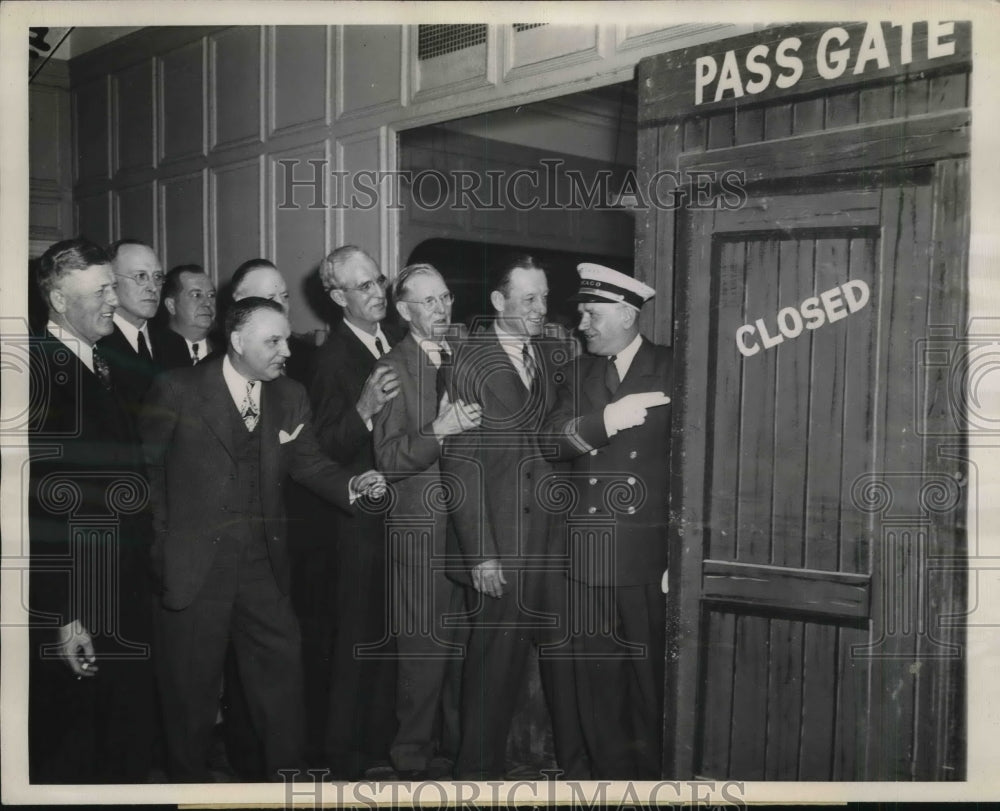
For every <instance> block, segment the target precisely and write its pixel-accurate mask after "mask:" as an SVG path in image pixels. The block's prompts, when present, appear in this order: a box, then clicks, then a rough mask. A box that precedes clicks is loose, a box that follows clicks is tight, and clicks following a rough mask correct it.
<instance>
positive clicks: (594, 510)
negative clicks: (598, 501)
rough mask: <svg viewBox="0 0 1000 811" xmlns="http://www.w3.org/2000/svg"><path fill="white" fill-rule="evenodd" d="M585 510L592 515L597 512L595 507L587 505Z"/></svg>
mask: <svg viewBox="0 0 1000 811" xmlns="http://www.w3.org/2000/svg"><path fill="white" fill-rule="evenodd" d="M587 512H588V513H590V514H591V515H593V514H594V513H596V512H597V507H587Z"/></svg>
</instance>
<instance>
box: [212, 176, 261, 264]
mask: <svg viewBox="0 0 1000 811" xmlns="http://www.w3.org/2000/svg"><path fill="white" fill-rule="evenodd" d="M209 216H210V224H211V228H210V233H211V247H210V249H209V252H208V253H209V262H210V268H209V271H210V272H211V273H213V274H214V276H215V279H216V281H217V282H218V283H219V284H222V283H224V282H226V281H227V280H228V279H229V278H230V277H231V276H232V274H233V271H235V270H236V268H238V267H239V266H240V265H241V264H242V263H243V262H245V261H246V260H247V259H253V258H255V257H258V256H263V255H264V244H263V237H264V157H263V156H260V157H257V158H252V159H250V160H246V161H240V162H238V163H234V164H228V165H225V166H218V167H214V168H213V169H212V170H211V172H210V174H209Z"/></svg>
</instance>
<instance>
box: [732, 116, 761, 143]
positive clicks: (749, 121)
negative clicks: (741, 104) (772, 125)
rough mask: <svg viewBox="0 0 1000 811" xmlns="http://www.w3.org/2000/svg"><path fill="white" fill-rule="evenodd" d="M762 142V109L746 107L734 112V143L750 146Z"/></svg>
mask: <svg viewBox="0 0 1000 811" xmlns="http://www.w3.org/2000/svg"><path fill="white" fill-rule="evenodd" d="M762 140H764V108H763V107H748V108H746V109H737V110H736V137H735V141H734V142H735V143H736V144H737V145H739V144H752V143H757V142H758V141H762Z"/></svg>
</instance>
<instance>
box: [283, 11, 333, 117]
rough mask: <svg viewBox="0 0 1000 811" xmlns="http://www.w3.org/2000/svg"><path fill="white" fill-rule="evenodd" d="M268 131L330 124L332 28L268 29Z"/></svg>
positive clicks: (291, 26) (296, 27)
mask: <svg viewBox="0 0 1000 811" xmlns="http://www.w3.org/2000/svg"><path fill="white" fill-rule="evenodd" d="M267 31H268V37H267V40H266V42H267V50H268V62H269V70H268V75H269V79H268V86H269V91H270V95H269V103H268V107H269V114H268V134H269V135H271V136H273V135H280V134H283V133H286V132H291V131H294V130H297V129H303V128H306V127H310V126H322V125H324V124H327V123H329V120H330V119H329V116H330V111H331V108H332V98H333V87H334V85H333V84H332V83H331V70H332V66H333V59H332V50H331V48H332V39H333V35H332V30H331V28H330V27H329V26H319V25H277V26H272V27H270V28H268V29H267Z"/></svg>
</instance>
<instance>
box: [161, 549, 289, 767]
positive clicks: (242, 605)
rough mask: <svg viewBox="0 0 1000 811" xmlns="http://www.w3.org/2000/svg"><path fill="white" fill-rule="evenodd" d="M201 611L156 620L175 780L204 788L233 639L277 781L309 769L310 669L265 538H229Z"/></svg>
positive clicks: (196, 604)
mask: <svg viewBox="0 0 1000 811" xmlns="http://www.w3.org/2000/svg"><path fill="white" fill-rule="evenodd" d="M219 546H220V548H219V549H218V550H217V552H216V556H215V560H214V562H213V565H212V569H211V571H210V572H209V574H208V577H207V578H206V580H205V583H204V586H203V587H202V589H201V591H200V593H199V594H198V596H197V597H196V598H195V599H194V601H193V602H192V603H191V605H189V606H187V607H186V608H184V609H181V610H179V611H175V610H171V609H166V608H162V607H161V608H160V609H159V611H158V612H157V617H156V620H157V621H156V637H155V641H156V651H157V657H156V661H157V677H158V679H159V683H160V692H161V700H162V704H163V716H164V725H165V727H166V737H167V754H168V760H169V766H170V773H171V776H172V777H173V778H174V779H176V780H182V781H189V782H191V781H193V782H204V781H206V780H207V779H208V770H207V766H206V760H207V757H208V752H209V748H210V746H211V740H212V729H213V726H214V724H215V719H216V713H217V710H218V706H219V684H220V683H221V681H222V675H223V665H224V662H225V657H226V650H227V647H228V643H229V642H230V640H231V641H232V649H233V652H234V653H235V656H236V661H237V666H238V668H239V673H240V678H241V680H242V683H243V689H244V691H245V693H246V699H247V703H248V705H249V709H250V716H251V719H252V722H253V725H254V727H255V729H256V732H257V734H258V737H259V738H260V740H261V741H262V742H263V745H264V760H265V767H266V770H267V776H268V777H269V778H270V779H279V777H280V775H278V774H277V772H278V770H279V769H282V768H299V767H301V765H302V750H303V706H302V663H301V642H300V636H299V627H298V623H297V622H296V619H295V614H294V612H293V611H292V606H291V600H290V599H289V597H288V596H287V595H285V594H282V593H281V590H280V589H279V588H278V585H277V583H276V582H275V580H274V574H273V573H272V570H271V562H270V560H269V559H268V557H267V550H266V547H265V545H264V542H263V537H260V538H259V539H254V542H252V543H241V542H238V541H235V540H232V539H229V538H225V537H224V538H223V539H222V540H221V541H220V545H219Z"/></svg>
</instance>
